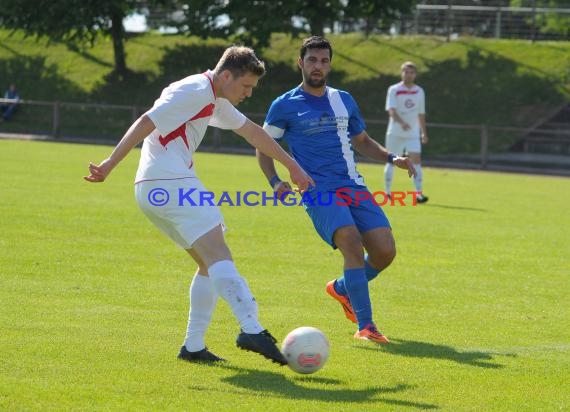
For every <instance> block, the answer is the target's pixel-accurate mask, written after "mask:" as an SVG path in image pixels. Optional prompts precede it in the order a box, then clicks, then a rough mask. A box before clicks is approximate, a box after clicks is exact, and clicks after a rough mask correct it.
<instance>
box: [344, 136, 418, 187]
mask: <svg viewBox="0 0 570 412" xmlns="http://www.w3.org/2000/svg"><path fill="white" fill-rule="evenodd" d="M350 141H351V143H352V147H353V148H354V149H355V150H356V151H357V152H358V153H360V154H362V155H364V156H366V157H369V158H370V159H374V160H378V161H380V162H387V161H388V155H389V154H390V153H389V152H388V150H386V148H385V147H384V146H382V145H381V144H380V143H378V142H377V141H375V140H374V139H372V138H371V137H370V136H369V135H368V133H366V131H363V132H362V133H360V134H359V135H356V136H354V137H353V138H352V139H351V140H350ZM392 163H393V164H394V165H395V166H397V167H399V168H400V169H406V170H407V171H408V176H410V177H412V176H415V175H416V170H415V169H414V165H413V164H412V162H411V160H410V159H409V158H408V157H401V156H396V157H394V158H393V162H392Z"/></svg>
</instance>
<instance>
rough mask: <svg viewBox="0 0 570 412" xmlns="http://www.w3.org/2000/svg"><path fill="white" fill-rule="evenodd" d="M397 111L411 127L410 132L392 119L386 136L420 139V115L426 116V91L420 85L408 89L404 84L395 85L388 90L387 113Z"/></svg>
mask: <svg viewBox="0 0 570 412" xmlns="http://www.w3.org/2000/svg"><path fill="white" fill-rule="evenodd" d="M389 109H395V110H396V113H398V115H399V116H400V117H401V118H402V120H404V121H405V122H406V123H408V124H409V125H410V127H411V128H410V129H409V130H404V129H402V125H400V123H397V122H395V121H394V119H392V117H390V121H389V123H388V130H387V131H386V134H388V135H392V136H397V137H404V138H410V139H412V138H413V139H419V137H420V121H419V118H418V115H420V114H425V112H426V106H425V94H424V89H422V88H421V87H420V86H418V85H413V86H412V87H411V88H408V87H406V86H405V85H404V82H400V83H397V84H394V85H392V86H390V87H389V88H388V93H387V95H386V111H388V110H389Z"/></svg>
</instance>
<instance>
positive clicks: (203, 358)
mask: <svg viewBox="0 0 570 412" xmlns="http://www.w3.org/2000/svg"><path fill="white" fill-rule="evenodd" d="M178 359H182V360H185V361H188V362H225V361H226V360H225V359H224V358H220V357H219V356H216V355H214V354H213V353H212V352H210V351H209V350H208V348H204V349H202V350H199V351H198V352H189V351H188V350H187V349H186V346H184V345H182V347H181V348H180V353H179V354H178Z"/></svg>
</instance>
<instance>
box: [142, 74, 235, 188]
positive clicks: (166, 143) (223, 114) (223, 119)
mask: <svg viewBox="0 0 570 412" xmlns="http://www.w3.org/2000/svg"><path fill="white" fill-rule="evenodd" d="M212 77H213V73H212V71H207V72H205V73H202V74H196V75H193V76H188V77H186V78H184V79H182V80H180V81H177V82H175V83H172V84H170V85H169V86H168V87H167V88H165V89H164V90H163V91H162V94H161V95H160V97H159V98H158V99H157V100H156V101H155V102H154V106H153V107H152V108H151V109H150V110H148V111H147V112H146V115H147V116H148V117H149V118H150V120H152V122H153V123H154V125H155V126H156V129H155V130H154V131H153V132H152V133H151V134H150V135H148V136H147V137H146V138H145V139H144V142H143V147H142V151H141V158H140V161H139V168H138V170H137V174H136V178H135V183H138V182H141V181H145V180H160V179H181V178H187V177H196V174H195V172H194V168H193V167H192V166H193V162H192V154H193V153H194V152H195V151H196V149H197V148H198V146H199V145H200V142H201V141H202V139H203V138H204V135H205V133H206V129H207V128H208V125H210V126H214V127H218V128H220V129H230V130H235V129H239V128H240V127H242V126H243V125H244V124H245V122H246V117H245V116H244V115H243V114H242V113H241V112H240V111H239V110H237V109H236V108H235V107H234V106H233V105H232V104H231V103H230V102H229V101H228V100H227V99H224V98H216V95H215V92H214V86H213V83H212Z"/></svg>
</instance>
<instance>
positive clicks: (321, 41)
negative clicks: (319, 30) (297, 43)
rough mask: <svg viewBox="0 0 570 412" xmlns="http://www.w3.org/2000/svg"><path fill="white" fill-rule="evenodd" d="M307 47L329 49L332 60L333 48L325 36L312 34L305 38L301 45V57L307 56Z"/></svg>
mask: <svg viewBox="0 0 570 412" xmlns="http://www.w3.org/2000/svg"><path fill="white" fill-rule="evenodd" d="M307 49H327V50H328V51H329V52H330V59H331V60H332V56H333V50H332V46H331V43H330V42H329V41H328V40H327V39H325V38H324V37H321V36H311V37H307V38H306V39H304V40H303V44H302V46H301V50H300V52H299V56H301V59H304V58H305V54H306V53H307Z"/></svg>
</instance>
